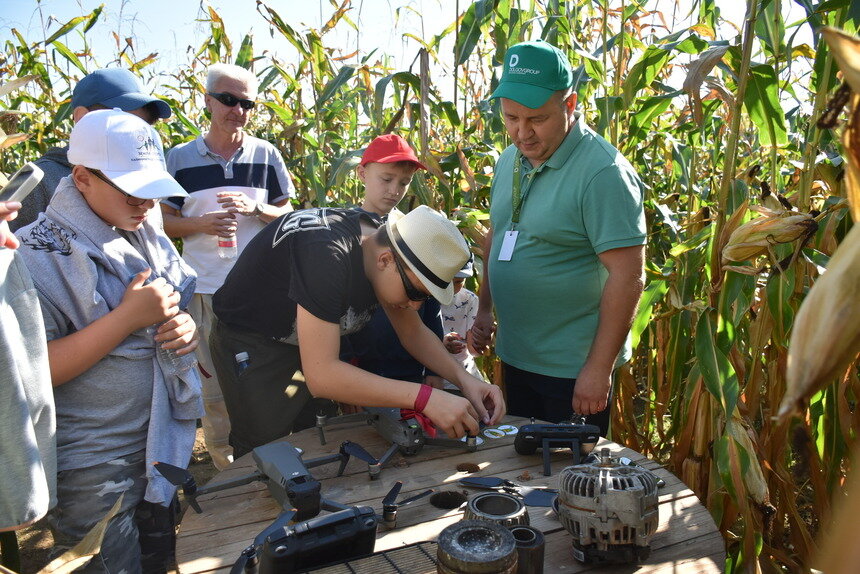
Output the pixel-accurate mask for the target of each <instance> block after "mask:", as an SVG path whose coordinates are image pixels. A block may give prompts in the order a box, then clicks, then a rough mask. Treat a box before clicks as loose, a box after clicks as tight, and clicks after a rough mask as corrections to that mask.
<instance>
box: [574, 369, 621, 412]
mask: <svg viewBox="0 0 860 574" xmlns="http://www.w3.org/2000/svg"><path fill="white" fill-rule="evenodd" d="M611 386H612V373H611V372H610V373H608V374H604V373H598V372H596V370H595V369H592V368H589V366H588V363H586V364H585V366H583V367H582V370H581V371H580V372H579V376H578V377H576V385H575V386H574V387H573V400H572V401H571V406H572V407H573V412H575V413H577V414H580V415H593V414H597V413H599V412H601V411H603V410H605V409H606V407H607V406H608V405H609V389H610V387H611Z"/></svg>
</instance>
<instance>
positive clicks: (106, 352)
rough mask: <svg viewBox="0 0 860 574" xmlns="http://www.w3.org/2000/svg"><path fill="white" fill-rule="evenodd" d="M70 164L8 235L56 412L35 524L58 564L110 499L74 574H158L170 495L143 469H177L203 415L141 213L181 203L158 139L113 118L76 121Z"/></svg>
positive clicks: (185, 320)
mask: <svg viewBox="0 0 860 574" xmlns="http://www.w3.org/2000/svg"><path fill="white" fill-rule="evenodd" d="M69 160H70V162H71V163H72V164H73V165H74V167H73V168H72V174H71V175H70V176H69V177H66V178H64V179H63V180H61V181H60V184H59V186H58V187H57V191H56V193H55V194H54V196H53V198H52V199H51V203H50V204H49V206H48V209H47V210H46V211H45V213H42V214H40V215H39V218H38V219H37V220H36V221H35V222H34V223H32V224H30V225H28V226H26V227H24V228H22V229H20V230H19V231H18V233H17V235H18V237H19V239H20V242H21V246H20V248H19V252H20V254H21V256H22V257H23V258H24V260H25V262H26V263H27V265H28V267H29V269H30V270H31V272H33V280H34V281H33V282H34V284H35V286H36V291H37V293H38V296H39V302H40V304H41V308H42V315H43V318H44V321H45V330H46V335H47V339H48V360H49V363H50V368H51V379H52V383H53V385H54V397H55V402H56V408H57V468H58V477H57V498H58V503H57V506H56V508H54V509H53V510H52V511H51V512H49V514H48V521H49V525H50V527H51V530H52V531H53V534H54V542H55V548H56V549H57V551H58V552H60V551H62V550H64V549H67V548H70V547H71V546H73V545H74V544H75V543H77V542H78V541H80V540H81V539H82V538H83V537H84V535H85V534H86V533H87V532H88V531H89V530H90V529H91V528H92V527H93V526H94V525H95V523H96V522H97V521H98V520H99V519H101V518H102V517H103V516H104V515H105V513H106V512H107V511H108V510H109V509H110V508H111V506H112V505H113V504H114V502H115V501H116V500H117V498H118V497H119V496H120V495H123V496H124V498H123V502H122V505H121V508H120V511H119V513H118V514H117V516H116V517H115V518H114V519H113V520H112V521H111V522H110V525H109V527H108V529H107V532H106V533H105V537H104V541H103V543H102V547H101V552H100V553H99V554H98V555H97V556H95V557H94V558H93V559H92V560H91V561H90V562H89V563H88V564H87V565H86V566H85V567H84V571H86V572H127V573H129V574H133V573H137V572H142V571H145V572H164V571H166V569H167V566H168V564H169V562H168V561H169V560H170V559H171V555H172V551H173V542H174V540H173V532H174V528H173V527H174V513H173V509H171V508H170V505H171V503H172V501H173V500H174V494H175V488H174V487H173V486H172V485H170V484H169V483H167V481H165V480H164V479H163V478H161V477H160V476H158V475H157V473H155V474H153V467H152V464H153V463H154V462H156V461H161V462H168V463H171V464H176V465H179V466H183V467H184V466H185V465H186V464H187V463H188V460H189V457H190V455H191V449H192V447H193V444H194V438H195V427H196V420H197V418H199V417H200V416H202V414H203V405H202V401H201V398H200V379H199V375H198V374H197V369H195V368H193V366H194V364H195V359H194V354H193V351H194V349H195V347H196V346H197V340H196V328H195V325H194V322H193V320H191V318H190V316H189V315H188V314H187V313H185V312H184V311H183V309H184V308H185V306H186V305H187V303H188V301H189V300H190V298H191V295H192V294H193V292H194V283H195V275H194V272H193V271H192V270H191V269H190V268H189V267H188V266H186V265H185V264H184V263H183V262H182V259H181V258H180V257H179V255H178V253H177V252H176V249H175V248H174V247H173V244H172V243H171V242H170V240H169V239H168V238H167V237H166V236H165V235H164V232H163V230H162V226H161V217H160V216H161V212H160V210H158V209H154V208H155V205H156V203H157V202H158V200H159V199H160V198H162V197H171V196H176V195H183V194H184V193H185V191H184V190H183V189H182V188H181V187H180V186H179V185H178V184H177V183H176V182H175V181H174V180H173V178H171V177H170V175H169V174H168V173H167V171H166V170H165V167H164V154H163V151H162V147H161V141H160V140H159V137H158V134H157V132H156V131H155V130H154V129H152V128H151V127H150V126H149V125H148V124H147V123H146V122H144V121H143V120H141V119H140V118H137V117H135V116H133V115H131V114H127V113H124V112H121V111H115V110H99V111H94V112H90V113H89V114H87V115H86V116H85V117H83V118H82V119H81V121H79V122H78V123H77V124H76V125H75V127H74V129H73V130H72V133H71V137H70V139H69ZM165 349H172V350H173V356H171V353H167V352H165V351H164V350H165Z"/></svg>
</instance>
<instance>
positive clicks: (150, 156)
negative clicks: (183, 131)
mask: <svg viewBox="0 0 860 574" xmlns="http://www.w3.org/2000/svg"><path fill="white" fill-rule="evenodd" d="M69 163H71V164H72V165H82V166H84V167H87V168H90V169H97V170H99V171H100V172H102V173H103V174H104V175H105V177H107V178H108V179H110V180H111V181H112V182H113V183H115V184H116V185H117V187H119V188H120V189H122V190H123V191H124V192H126V193H127V194H129V195H132V196H134V197H137V198H140V199H160V198H162V197H177V196H182V197H185V196H187V195H188V194H187V193H186V192H185V190H184V189H182V186H181V185H179V184H178V183H176V180H175V179H173V178H172V177H171V176H170V174H169V173H167V169H166V167H165V165H164V150H163V148H162V147H161V138H159V137H158V132H156V131H155V130H154V129H153V128H152V126H150V125H149V124H148V123H146V122H145V121H143V120H142V119H140V118H139V117H137V116H134V115H132V114H128V113H126V112H123V111H121V110H118V109H114V110H95V111H92V112H88V113H87V114H86V115H85V116H84V117H82V118H81V119H80V121H78V123H76V124H75V126H74V127H73V128H72V134H71V136H69Z"/></svg>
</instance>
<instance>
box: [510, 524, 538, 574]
mask: <svg viewBox="0 0 860 574" xmlns="http://www.w3.org/2000/svg"><path fill="white" fill-rule="evenodd" d="M508 530H510V531H511V534H513V535H514V540H516V544H517V574H543V555H544V544H545V541H544V537H543V532H541V531H540V530H538V529H537V528H535V527H534V526H528V525H517V526H511V527H510V528H509V529H508Z"/></svg>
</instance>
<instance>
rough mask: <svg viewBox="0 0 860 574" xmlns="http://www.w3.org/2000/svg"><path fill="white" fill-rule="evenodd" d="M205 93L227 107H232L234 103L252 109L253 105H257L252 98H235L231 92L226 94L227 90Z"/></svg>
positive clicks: (244, 108) (245, 108)
mask: <svg viewBox="0 0 860 574" xmlns="http://www.w3.org/2000/svg"><path fill="white" fill-rule="evenodd" d="M207 95H209V96H212V97H213V98H215V99H216V100H218V101H219V102H221V103H222V104H224V105H225V106H227V107H228V108H232V107H233V106H235V105H236V104H239V106H240V107H241V108H242V109H243V110H252V109H254V106H256V105H257V102H255V101H254V100H244V99H242V98H237V97H236V96H234V95H233V94H228V93H227V92H220V93H219V92H207Z"/></svg>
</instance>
